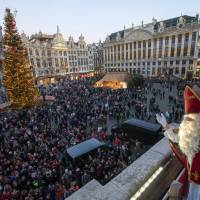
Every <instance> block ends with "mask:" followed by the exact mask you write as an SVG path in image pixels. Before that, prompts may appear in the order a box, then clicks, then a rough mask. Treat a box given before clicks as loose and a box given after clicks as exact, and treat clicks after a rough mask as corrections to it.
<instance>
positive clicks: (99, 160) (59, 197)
mask: <svg viewBox="0 0 200 200" xmlns="http://www.w3.org/2000/svg"><path fill="white" fill-rule="evenodd" d="M39 90H40V92H41V94H42V95H43V97H44V101H42V102H40V103H39V105H37V106H35V107H34V108H30V109H24V110H21V111H9V110H7V111H5V112H4V113H0V163H1V165H0V200H46V199H47V200H48V199H49V200H63V199H64V198H65V197H67V196H69V195H71V194H72V193H73V192H75V191H77V190H78V189H79V188H80V187H82V186H83V185H85V184H86V183H87V182H89V181H90V180H91V179H93V178H95V179H97V180H98V181H99V182H101V183H102V184H105V183H107V182H108V181H109V180H110V179H112V178H113V177H114V176H116V175H117V174H118V173H120V172H121V171H122V170H123V169H124V168H125V167H126V166H127V165H129V164H131V163H132V162H133V161H134V160H135V159H136V158H137V157H138V156H139V155H141V153H142V152H143V150H144V149H145V150H146V149H147V148H146V147H145V146H142V144H140V143H139V142H137V141H136V142H135V144H133V143H130V141H129V139H128V138H127V135H126V133H122V135H121V137H118V135H117V134H109V131H108V129H107V125H108V123H109V120H110V119H112V120H115V121H116V122H117V123H120V122H121V121H123V120H125V119H127V118H130V117H137V118H140V119H145V120H149V121H154V122H155V113H156V112H158V111H161V110H160V107H159V101H160V100H161V99H165V98H168V101H169V108H170V109H171V110H169V118H170V117H171V118H172V119H174V118H177V120H179V118H180V117H181V113H180V114H178V117H176V112H177V107H178V106H177V105H179V102H178V101H174V99H173V100H171V98H169V95H165V92H166V93H167V90H169V91H170V90H172V85H170V84H168V83H163V84H162V83H161V84H160V86H159V89H158V88H154V86H153V84H152V83H151V82H147V83H145V86H144V87H143V89H138V90H128V89H127V90H126V89H122V90H111V89H109V88H95V87H93V85H91V83H90V81H89V79H82V80H74V81H71V80H65V81H63V82H59V83H57V84H52V85H48V86H47V87H39ZM176 92H177V91H176ZM45 95H51V96H54V97H55V100H54V101H51V102H47V101H45ZM147 96H150V98H149V97H148V98H147ZM150 101H151V103H150ZM179 107H180V108H179V110H180V111H181V109H182V105H181V104H180V106H179ZM178 112H179V111H178ZM179 115H180V116H179ZM89 138H97V139H99V140H100V141H103V142H105V144H106V145H105V147H104V148H99V149H97V150H96V151H94V152H92V153H91V154H88V155H85V156H84V157H80V158H78V159H77V160H72V159H70V158H69V157H68V156H67V149H68V148H69V147H71V146H73V145H75V144H78V143H80V142H82V141H85V140H87V139H89Z"/></svg>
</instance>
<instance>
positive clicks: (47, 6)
mask: <svg viewBox="0 0 200 200" xmlns="http://www.w3.org/2000/svg"><path fill="white" fill-rule="evenodd" d="M5 8H10V9H11V10H12V11H14V10H17V14H16V22H17V27H18V30H19V32H20V33H22V31H23V32H24V33H26V34H27V35H31V34H34V33H36V32H39V31H42V32H44V33H47V34H54V33H56V26H57V25H59V28H60V32H61V33H62V34H63V37H64V38H65V39H68V37H69V36H70V35H72V36H73V38H74V40H75V41H76V40H78V37H79V36H80V35H81V34H83V36H84V37H85V40H86V43H93V42H98V41H99V40H102V41H104V40H105V38H106V36H107V35H109V34H111V33H112V32H117V31H119V30H123V29H124V26H125V27H126V28H128V27H131V26H132V24H134V26H136V25H141V22H142V21H143V22H144V24H145V23H149V22H151V21H152V18H153V17H154V18H156V19H157V20H158V21H159V20H164V19H169V18H173V17H177V16H180V15H181V14H182V15H191V16H195V15H196V14H197V13H198V12H199V11H200V0H190V1H189V0H0V25H3V18H4V13H5Z"/></svg>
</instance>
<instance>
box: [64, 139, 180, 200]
mask: <svg viewBox="0 0 200 200" xmlns="http://www.w3.org/2000/svg"><path fill="white" fill-rule="evenodd" d="M180 170H181V166H180V164H179V163H178V162H177V161H176V160H175V158H174V157H172V156H171V151H170V149H169V144H168V140H167V139H166V138H163V139H162V140H160V141H159V142H158V143H157V144H155V145H154V146H153V147H152V148H151V149H149V150H148V151H147V152H146V153H144V154H143V155H142V156H141V157H139V158H138V159H137V160H136V161H135V162H133V163H132V164H131V165H129V166H128V167H127V168H126V169H125V170H124V171H122V172H121V173H120V174H119V175H118V176H116V177H115V178H113V179H112V180H111V181H110V182H108V183H107V184H106V185H104V186H102V185H101V184H100V183H99V182H98V181H96V180H94V179H93V180H92V181H90V182H89V183H88V184H86V185H85V186H83V187H82V188H81V189H79V190H78V191H77V192H75V193H73V194H72V195H71V196H70V197H68V198H66V199H65V200H128V199H131V200H136V199H141V200H145V199H148V200H150V199H152V200H156V199H161V198H162V197H163V196H164V195H165V193H166V192H167V190H168V188H169V185H170V183H171V182H172V180H174V179H175V177H176V176H177V175H178V173H179V172H180ZM155 191H156V192H155Z"/></svg>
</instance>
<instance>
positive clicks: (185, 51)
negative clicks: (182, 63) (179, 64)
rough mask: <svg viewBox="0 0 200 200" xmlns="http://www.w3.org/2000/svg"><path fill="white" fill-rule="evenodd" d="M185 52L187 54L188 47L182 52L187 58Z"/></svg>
mask: <svg viewBox="0 0 200 200" xmlns="http://www.w3.org/2000/svg"><path fill="white" fill-rule="evenodd" d="M187 52H188V47H187V46H185V47H184V50H183V56H187Z"/></svg>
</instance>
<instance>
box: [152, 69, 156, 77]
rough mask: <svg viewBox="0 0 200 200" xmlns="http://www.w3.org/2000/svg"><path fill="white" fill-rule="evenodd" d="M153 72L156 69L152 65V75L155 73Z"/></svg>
mask: <svg viewBox="0 0 200 200" xmlns="http://www.w3.org/2000/svg"><path fill="white" fill-rule="evenodd" d="M155 73H156V69H155V67H153V68H152V75H155Z"/></svg>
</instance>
